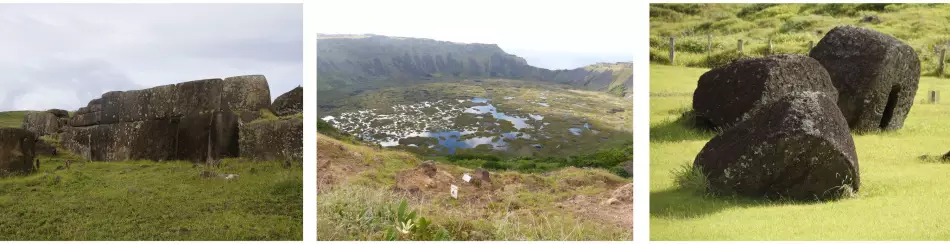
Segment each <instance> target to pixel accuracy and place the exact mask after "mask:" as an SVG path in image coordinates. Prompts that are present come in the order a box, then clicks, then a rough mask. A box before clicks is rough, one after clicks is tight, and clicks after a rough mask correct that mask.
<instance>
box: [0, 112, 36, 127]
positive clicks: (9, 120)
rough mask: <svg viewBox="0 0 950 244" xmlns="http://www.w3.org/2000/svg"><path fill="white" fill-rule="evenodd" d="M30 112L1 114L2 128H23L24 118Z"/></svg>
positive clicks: (0, 125)
mask: <svg viewBox="0 0 950 244" xmlns="http://www.w3.org/2000/svg"><path fill="white" fill-rule="evenodd" d="M29 112H30V111H7V112H0V128H4V127H11V128H20V127H22V126H23V117H26V113H29Z"/></svg>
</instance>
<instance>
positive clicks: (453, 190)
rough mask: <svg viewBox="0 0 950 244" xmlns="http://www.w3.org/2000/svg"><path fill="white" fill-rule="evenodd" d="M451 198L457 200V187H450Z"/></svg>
mask: <svg viewBox="0 0 950 244" xmlns="http://www.w3.org/2000/svg"><path fill="white" fill-rule="evenodd" d="M452 198H455V199H459V187H458V186H455V185H452Z"/></svg>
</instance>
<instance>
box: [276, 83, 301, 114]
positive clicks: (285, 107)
mask: <svg viewBox="0 0 950 244" xmlns="http://www.w3.org/2000/svg"><path fill="white" fill-rule="evenodd" d="M271 108H272V109H273V110H274V114H275V115H277V116H285V115H291V114H298V113H303V87H299V86H298V87H297V88H294V89H293V90H290V91H289V92H287V93H284V94H283V95H280V96H279V97H277V99H274V105H273V106H271Z"/></svg>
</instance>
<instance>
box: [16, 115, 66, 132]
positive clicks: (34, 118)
mask: <svg viewBox="0 0 950 244" xmlns="http://www.w3.org/2000/svg"><path fill="white" fill-rule="evenodd" d="M62 126H63V125H62V124H60V120H59V118H58V117H56V115H54V114H53V113H50V112H30V113H27V114H26V115H25V116H24V117H23V126H22V127H23V129H26V130H28V131H30V132H33V133H34V134H35V135H36V136H37V137H39V136H45V135H51V134H55V133H56V132H57V131H59V130H60V127H62Z"/></svg>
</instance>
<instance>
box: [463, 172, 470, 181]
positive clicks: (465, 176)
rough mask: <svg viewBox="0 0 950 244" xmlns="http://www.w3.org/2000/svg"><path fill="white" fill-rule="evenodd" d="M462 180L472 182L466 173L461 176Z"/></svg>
mask: <svg viewBox="0 0 950 244" xmlns="http://www.w3.org/2000/svg"><path fill="white" fill-rule="evenodd" d="M462 180H464V181H465V182H469V181H471V180H472V176H471V175H468V173H465V175H462Z"/></svg>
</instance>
